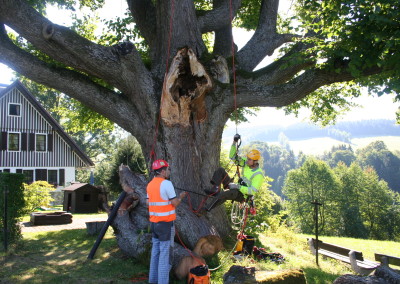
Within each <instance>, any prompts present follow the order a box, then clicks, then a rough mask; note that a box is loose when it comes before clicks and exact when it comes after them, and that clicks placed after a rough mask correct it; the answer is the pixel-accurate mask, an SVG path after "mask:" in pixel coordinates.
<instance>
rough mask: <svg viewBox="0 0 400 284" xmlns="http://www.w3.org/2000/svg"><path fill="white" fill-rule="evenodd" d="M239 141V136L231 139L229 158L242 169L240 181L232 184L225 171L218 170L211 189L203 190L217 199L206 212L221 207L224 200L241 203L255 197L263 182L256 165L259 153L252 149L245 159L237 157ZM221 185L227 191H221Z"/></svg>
mask: <svg viewBox="0 0 400 284" xmlns="http://www.w3.org/2000/svg"><path fill="white" fill-rule="evenodd" d="M239 140H240V135H239V134H236V135H235V136H234V137H233V143H232V146H231V149H230V152H229V158H230V159H231V160H233V161H234V163H235V164H236V165H237V166H240V167H242V171H241V174H240V179H239V181H238V183H232V182H231V181H232V179H231V178H230V177H229V175H228V173H227V172H226V171H225V169H223V168H218V169H217V170H216V171H215V172H214V175H213V177H212V179H211V184H213V188H212V189H211V190H205V192H206V193H207V194H210V195H213V196H215V197H217V198H218V200H217V201H216V202H213V203H212V204H211V205H210V206H209V207H208V208H206V210H207V211H210V210H212V209H213V208H215V207H217V206H219V205H221V204H222V203H224V202H225V201H226V200H234V201H238V202H243V201H244V200H246V198H247V197H249V196H253V195H255V194H256V193H257V191H258V190H259V189H260V188H261V186H262V184H263V182H264V175H263V172H262V170H261V169H260V166H259V163H258V161H259V160H260V158H261V154H260V152H259V151H258V150H256V149H253V150H251V151H249V152H248V153H247V155H246V156H247V157H239V156H238V153H237V149H238V147H237V143H238V141H239ZM221 184H222V187H223V188H224V189H228V190H225V191H221V190H220V186H221Z"/></svg>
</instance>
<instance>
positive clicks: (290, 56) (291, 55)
mask: <svg viewBox="0 0 400 284" xmlns="http://www.w3.org/2000/svg"><path fill="white" fill-rule="evenodd" d="M307 47H308V45H306V44H303V43H297V44H296V45H294V46H293V48H292V49H291V50H290V51H288V52H287V53H286V54H285V55H284V56H282V57H281V58H279V59H278V60H276V61H274V62H272V63H271V64H269V65H268V66H266V67H264V68H262V69H259V70H257V71H255V72H253V74H254V76H255V77H256V79H255V80H254V81H255V82H257V83H259V84H261V85H264V86H266V85H273V84H283V83H286V82H288V81H289V80H290V79H292V78H293V77H294V76H295V75H296V74H298V73H299V72H301V71H302V70H305V69H307V68H310V67H312V66H314V64H315V61H314V60H312V59H303V60H302V61H301V62H300V63H298V61H299V60H298V57H296V55H298V54H299V53H300V52H301V51H303V50H305V49H307Z"/></svg>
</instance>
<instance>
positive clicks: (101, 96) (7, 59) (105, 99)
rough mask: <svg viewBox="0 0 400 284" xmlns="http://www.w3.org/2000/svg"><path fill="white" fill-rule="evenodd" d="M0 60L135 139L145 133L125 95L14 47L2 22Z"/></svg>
mask: <svg viewBox="0 0 400 284" xmlns="http://www.w3.org/2000/svg"><path fill="white" fill-rule="evenodd" d="M0 61H1V62H2V63H4V64H6V65H8V66H10V67H12V68H13V69H14V70H15V71H17V72H18V73H20V74H22V75H24V76H26V77H28V78H30V79H31V80H33V81H35V82H37V83H39V84H43V85H46V86H48V87H50V88H54V89H57V90H59V91H61V92H64V93H65V94H67V95H69V96H70V97H72V98H75V99H77V100H79V101H80V102H82V103H83V104H84V105H86V106H87V107H89V108H90V109H92V110H94V111H96V112H98V113H100V114H101V115H103V116H105V117H107V118H109V119H110V120H111V121H114V122H116V123H117V124H119V125H120V126H121V127H123V128H124V129H126V130H127V131H129V132H131V133H132V134H133V135H135V137H137V138H138V140H139V139H142V140H143V137H142V135H143V136H145V135H146V134H145V133H144V132H143V129H148V128H149V125H147V124H146V121H148V117H146V119H144V118H143V117H141V116H140V114H141V112H140V111H139V110H138V109H137V108H136V107H135V106H134V105H133V104H132V103H130V102H128V101H127V99H126V97H125V96H121V95H119V94H117V93H115V92H113V91H111V90H109V89H107V88H105V87H103V86H101V85H99V84H96V83H94V82H93V81H91V80H90V79H89V78H88V77H87V76H85V75H83V74H80V73H78V72H76V71H72V70H69V69H64V68H60V67H54V66H51V65H50V64H48V63H45V62H43V61H41V60H39V59H38V58H36V57H35V56H33V55H31V54H30V53H28V52H26V51H24V50H22V49H20V48H18V47H17V46H15V45H14V44H13V43H12V42H11V40H10V39H9V38H8V37H7V34H6V31H5V28H4V25H1V26H0ZM104 106H107V107H104ZM152 123H153V124H154V122H152ZM150 128H151V127H150ZM141 137H142V138H141Z"/></svg>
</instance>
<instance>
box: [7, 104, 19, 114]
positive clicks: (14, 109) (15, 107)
mask: <svg viewBox="0 0 400 284" xmlns="http://www.w3.org/2000/svg"><path fill="white" fill-rule="evenodd" d="M8 106H9V108H8V115H14V116H21V105H20V104H9V105H8Z"/></svg>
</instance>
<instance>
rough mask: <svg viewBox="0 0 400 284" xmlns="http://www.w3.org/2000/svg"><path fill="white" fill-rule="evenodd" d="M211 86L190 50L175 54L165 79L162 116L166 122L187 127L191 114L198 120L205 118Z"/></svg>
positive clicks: (201, 66)
mask: <svg viewBox="0 0 400 284" xmlns="http://www.w3.org/2000/svg"><path fill="white" fill-rule="evenodd" d="M211 88H212V81H211V77H210V76H209V75H208V74H207V72H206V71H205V69H204V67H203V65H202V64H201V63H200V62H199V61H198V60H197V57H196V55H195V54H194V52H193V51H192V50H191V49H188V48H183V49H181V50H179V51H178V53H177V55H176V56H175V57H174V59H173V61H172V64H171V67H170V69H169V71H168V74H167V75H166V77H165V79H164V86H163V92H162V97H161V118H162V120H163V122H164V123H165V125H167V126H174V125H181V126H190V118H191V113H193V117H194V119H196V120H197V121H198V122H203V121H204V120H205V119H206V118H207V110H206V105H205V101H204V99H205V95H206V93H207V92H208V91H209V90H210V89H211Z"/></svg>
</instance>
